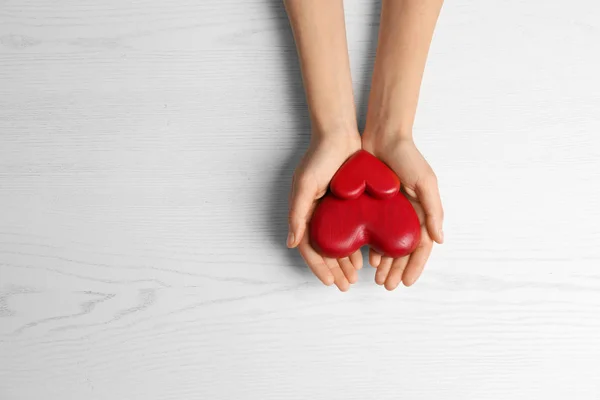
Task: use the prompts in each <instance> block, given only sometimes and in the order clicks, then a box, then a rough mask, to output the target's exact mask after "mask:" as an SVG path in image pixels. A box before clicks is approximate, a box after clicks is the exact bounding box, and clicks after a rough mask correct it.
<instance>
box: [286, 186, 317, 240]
mask: <svg viewBox="0 0 600 400" xmlns="http://www.w3.org/2000/svg"><path fill="white" fill-rule="evenodd" d="M316 191H317V189H316V185H315V183H314V182H313V181H311V180H308V179H305V178H302V177H300V178H298V179H294V183H293V185H292V192H291V196H290V197H291V198H290V214H289V224H290V227H289V232H288V238H287V246H288V247H290V248H292V247H296V246H297V245H298V243H300V241H301V240H302V237H303V236H304V233H305V231H306V225H307V223H308V220H309V216H310V213H311V211H312V208H313V207H314V200H315V195H316Z"/></svg>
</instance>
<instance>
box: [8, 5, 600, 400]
mask: <svg viewBox="0 0 600 400" xmlns="http://www.w3.org/2000/svg"><path fill="white" fill-rule="evenodd" d="M346 14H347V24H348V36H349V43H350V44H349V46H350V52H351V58H352V68H353V78H354V81H355V88H356V92H357V100H358V102H359V112H360V116H361V118H360V119H361V123H364V118H363V116H364V109H365V106H366V104H365V101H366V96H367V93H368V86H369V75H370V71H371V64H372V62H373V55H374V45H375V41H376V34H377V28H378V25H377V19H378V7H377V2H373V1H347V3H346ZM599 65H600V3H598V2H596V1H592V0H589V1H583V0H580V1H574V2H564V1H558V0H552V1H550V0H535V1H534V0H530V1H521V0H518V1H517V0H506V1H476V0H470V1H468V0H455V1H447V3H446V5H445V6H444V9H443V11H442V15H441V19H440V22H439V25H438V29H437V31H436V35H435V38H434V42H433V46H432V50H431V55H430V60H429V64H428V66H427V71H426V77H425V82H424V87H423V92H422V101H421V104H420V108H419V113H418V117H417V123H416V127H415V134H416V136H417V141H418V143H419V145H420V148H421V150H422V151H423V152H424V154H425V155H426V156H427V158H428V159H429V160H430V162H431V163H432V165H433V166H434V168H435V170H436V172H437V174H438V175H439V178H440V181H441V190H442V195H443V199H444V203H445V208H446V215H447V220H446V224H445V231H446V240H447V243H446V244H445V245H443V246H438V247H436V248H435V249H434V253H433V256H432V258H431V260H430V262H429V264H428V267H427V268H426V272H425V274H424V276H423V277H422V279H421V280H420V281H419V282H418V284H417V285H416V286H414V287H413V288H410V289H405V288H399V289H398V290H397V291H395V292H391V293H389V292H386V291H385V290H384V289H383V288H381V287H379V286H377V285H375V284H374V283H373V276H374V270H373V269H371V268H368V267H367V268H365V269H364V270H363V271H361V274H360V282H359V283H358V284H356V285H354V287H353V288H352V289H351V290H350V292H348V293H345V294H343V293H340V292H338V291H337V290H336V289H335V288H326V287H324V286H322V285H321V284H319V283H318V282H317V280H316V279H315V278H314V277H313V276H312V275H311V274H310V273H309V272H308V270H307V269H306V268H305V267H304V266H303V265H302V263H301V261H300V259H299V257H298V256H297V255H296V254H295V253H294V252H290V251H288V250H286V249H285V248H284V242H285V234H286V227H287V226H286V207H287V205H286V196H287V189H288V186H289V182H290V177H291V174H292V170H293V166H294V165H295V163H296V162H297V161H298V159H299V157H300V156H301V154H302V152H303V150H304V148H305V146H306V144H307V141H308V135H309V124H308V120H307V110H306V105H305V100H304V95H303V92H302V86H301V80H300V76H299V72H298V66H297V59H296V56H295V49H294V45H293V41H292V38H291V34H290V30H289V25H288V22H287V20H286V16H285V13H284V10H283V8H282V6H281V4H280V2H279V1H277V0H252V1H250V0H227V1H225V0H202V1H191V0H172V1H158V0H135V1H122V0H104V1H99V0H53V1H48V0H0V399H2V400H17V399H18V400H21V399H27V400H29V399H36V400H37V399H44V400H54V399H56V400H59V399H61V400H62V399H91V400H95V399H111V400H113V399H140V400H141V399H143V400H154V399H157V400H158V399H165V400H167V399H169V400H171V399H178V400H179V399H261V400H262V399H356V400H359V399H360V400H363V399H399V398H404V399H478V400H479V399H503V400H504V399H598V398H600V228H599V222H600V211H599V209H598V207H599V205H600V132H599V131H600V112H599V110H600V74H599V73H598V71H599V68H600V67H599Z"/></svg>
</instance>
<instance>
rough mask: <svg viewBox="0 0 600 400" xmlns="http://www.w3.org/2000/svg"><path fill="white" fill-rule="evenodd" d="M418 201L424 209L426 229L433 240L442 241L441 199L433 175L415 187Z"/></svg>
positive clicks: (442, 210)
mask: <svg viewBox="0 0 600 400" xmlns="http://www.w3.org/2000/svg"><path fill="white" fill-rule="evenodd" d="M416 189H417V196H418V198H419V202H420V203H421V205H422V206H423V209H424V210H425V216H426V221H427V222H426V223H427V230H428V231H429V235H430V236H431V238H432V239H433V240H435V241H436V242H438V243H440V244H442V243H443V242H444V231H443V229H442V224H443V222H444V209H443V207H442V199H441V198H440V191H439V188H438V185H437V179H436V178H435V176H434V177H433V178H430V179H426V180H425V181H424V182H423V183H420V184H418V185H417V187H416Z"/></svg>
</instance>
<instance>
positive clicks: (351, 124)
mask: <svg viewBox="0 0 600 400" xmlns="http://www.w3.org/2000/svg"><path fill="white" fill-rule="evenodd" d="M312 136H313V137H314V138H316V139H336V140H348V141H351V140H355V139H360V134H359V132H358V126H357V124H356V120H354V121H331V122H328V123H323V121H314V120H313V122H312Z"/></svg>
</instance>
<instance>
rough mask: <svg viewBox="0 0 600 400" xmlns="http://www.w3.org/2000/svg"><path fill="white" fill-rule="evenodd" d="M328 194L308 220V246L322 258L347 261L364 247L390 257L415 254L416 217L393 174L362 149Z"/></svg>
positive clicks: (342, 169) (418, 230)
mask: <svg viewBox="0 0 600 400" xmlns="http://www.w3.org/2000/svg"><path fill="white" fill-rule="evenodd" d="M330 189H331V190H330V191H329V192H328V193H327V194H326V195H325V197H323V199H322V200H321V201H320V202H319V204H318V206H317V208H316V209H315V212H314V213H313V216H312V218H311V221H310V239H311V242H312V245H313V247H314V248H315V249H316V250H317V251H319V252H320V253H321V254H322V255H324V256H327V257H334V258H342V257H347V256H349V255H350V254H352V253H353V252H355V251H356V250H358V249H360V248H361V247H362V246H364V245H370V246H371V247H373V248H374V249H375V250H377V251H378V252H380V253H381V254H384V255H387V256H390V257H403V256H406V255H408V254H410V253H412V252H413V251H414V250H415V249H416V247H417V245H418V244H419V241H420V240H421V226H420V223H419V217H418V216H417V213H416V212H415V210H414V208H413V207H412V205H411V204H410V202H409V201H408V199H407V198H406V197H404V195H403V194H402V193H400V180H399V179H398V177H397V176H396V174H394V172H393V171H392V170H391V169H390V168H389V167H388V166H387V165H385V164H384V163H383V162H382V161H380V160H379V159H377V158H376V157H375V156H373V155H371V154H369V153H367V152H366V151H363V150H361V151H359V152H358V153H356V154H355V155H353V156H352V157H350V159H348V161H346V163H345V164H344V165H342V166H341V167H340V169H339V170H338V172H337V173H336V174H335V176H334V177H333V179H332V181H331V186H330Z"/></svg>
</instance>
